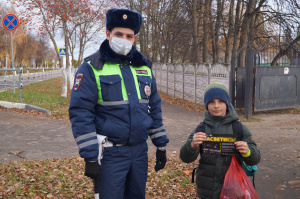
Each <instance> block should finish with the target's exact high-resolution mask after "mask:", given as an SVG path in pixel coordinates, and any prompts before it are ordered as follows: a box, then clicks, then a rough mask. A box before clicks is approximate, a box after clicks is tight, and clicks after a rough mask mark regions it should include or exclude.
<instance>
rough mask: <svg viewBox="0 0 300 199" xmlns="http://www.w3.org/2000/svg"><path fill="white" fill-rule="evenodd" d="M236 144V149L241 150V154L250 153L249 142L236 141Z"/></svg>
mask: <svg viewBox="0 0 300 199" xmlns="http://www.w3.org/2000/svg"><path fill="white" fill-rule="evenodd" d="M234 144H235V146H236V149H237V150H238V151H239V152H240V154H247V153H248V150H249V148H248V144H247V142H244V141H238V142H235V143H234Z"/></svg>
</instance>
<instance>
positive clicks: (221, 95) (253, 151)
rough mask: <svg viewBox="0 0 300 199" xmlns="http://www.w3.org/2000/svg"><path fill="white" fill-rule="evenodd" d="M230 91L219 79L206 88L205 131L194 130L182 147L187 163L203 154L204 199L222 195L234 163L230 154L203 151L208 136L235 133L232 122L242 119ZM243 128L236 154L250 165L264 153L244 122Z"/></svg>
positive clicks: (199, 179)
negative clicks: (231, 101)
mask: <svg viewBox="0 0 300 199" xmlns="http://www.w3.org/2000/svg"><path fill="white" fill-rule="evenodd" d="M228 93H229V92H228V89H227V88H226V87H225V86H224V85H223V84H220V83H217V82H213V83H211V84H209V85H208V86H207V87H206V88H205V90H204V103H205V107H206V110H207V111H206V113H205V118H204V120H203V122H204V123H205V133H204V132H197V128H196V129H194V130H193V131H192V132H191V133H190V135H189V137H188V139H187V141H186V143H185V144H184V145H183V146H182V147H181V150H180V159H181V160H182V161H183V162H185V163H190V162H193V161H194V160H196V159H197V157H198V155H199V154H200V161H199V165H198V167H197V172H196V184H197V197H200V198H201V199H208V198H216V199H218V198H220V194H221V191H222V187H223V183H224V178H225V174H226V172H227V170H228V168H229V165H230V163H231V156H229V155H221V154H212V153H202V150H201V146H202V143H203V141H205V140H206V135H209V134H212V135H214V134H233V129H232V122H233V121H235V120H238V119H239V117H238V115H237V113H236V111H235V109H234V107H233V106H232V105H231V104H230V97H229V94H228ZM199 126H200V125H199ZM199 126H198V127H199ZM242 129H243V138H242V140H238V141H236V142H235V143H234V145H235V147H236V149H237V153H236V155H235V156H236V157H237V160H243V161H244V162H245V163H246V164H247V165H256V164H258V163H259V161H260V152H259V150H258V149H257V147H256V144H255V142H254V140H253V137H252V135H251V132H250V131H249V130H248V128H247V127H246V126H244V125H243V124H242ZM240 162H241V161H240ZM242 167H243V166H242Z"/></svg>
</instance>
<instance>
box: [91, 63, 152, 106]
mask: <svg viewBox="0 0 300 199" xmlns="http://www.w3.org/2000/svg"><path fill="white" fill-rule="evenodd" d="M88 64H89V65H90V66H91V68H92V70H93V72H94V75H95V78H96V83H97V88H98V104H100V105H103V106H105V105H120V104H128V103H129V101H128V100H129V98H128V96H130V95H132V93H128V92H130V91H129V90H134V89H133V88H131V89H128V88H127V89H126V85H125V84H129V82H126V80H127V81H132V79H131V77H130V74H128V69H127V72H126V71H124V72H123V68H124V67H128V66H129V67H130V71H131V75H132V76H133V80H134V88H135V90H136V93H137V97H138V100H139V103H148V100H147V99H148V98H149V96H150V94H151V83H152V73H151V70H150V68H149V67H148V66H141V67H133V66H131V65H126V66H125V65H120V64H113V63H109V62H106V63H105V64H104V66H103V68H102V70H99V69H96V68H95V67H94V66H92V65H91V64H90V61H88ZM126 76H129V77H126ZM129 86H130V85H129ZM149 89H150V90H149ZM127 91H128V92H127Z"/></svg>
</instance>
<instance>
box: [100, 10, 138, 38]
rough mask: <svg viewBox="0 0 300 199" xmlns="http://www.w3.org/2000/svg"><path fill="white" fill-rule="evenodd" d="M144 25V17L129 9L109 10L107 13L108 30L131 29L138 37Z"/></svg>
mask: <svg viewBox="0 0 300 199" xmlns="http://www.w3.org/2000/svg"><path fill="white" fill-rule="evenodd" d="M142 23H143V18H142V15H141V14H140V13H138V12H135V11H132V10H128V9H117V8H113V9H109V10H108V11H107V12H106V29H107V30H109V31H112V29H113V28H116V27H121V28H130V29H132V30H133V31H134V34H135V35H136V34H137V33H139V31H140V29H141V26H142Z"/></svg>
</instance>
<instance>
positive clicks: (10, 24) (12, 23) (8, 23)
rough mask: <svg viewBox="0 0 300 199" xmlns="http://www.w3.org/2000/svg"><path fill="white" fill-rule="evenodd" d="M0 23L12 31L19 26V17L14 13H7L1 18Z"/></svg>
mask: <svg viewBox="0 0 300 199" xmlns="http://www.w3.org/2000/svg"><path fill="white" fill-rule="evenodd" d="M2 25H3V27H4V28H5V29H6V30H9V31H13V30H15V29H16V28H17V27H18V26H19V19H18V17H17V16H16V15H14V14H7V15H5V17H3V19H2Z"/></svg>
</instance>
